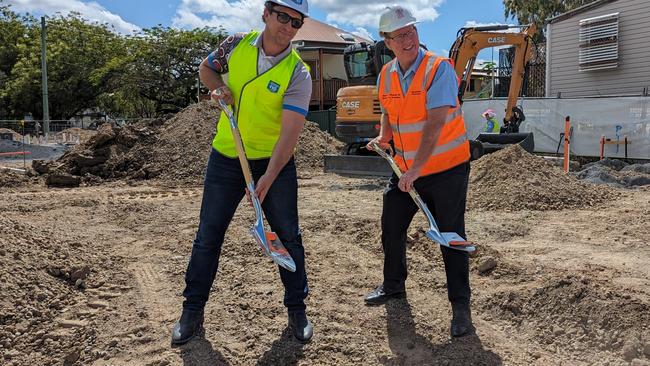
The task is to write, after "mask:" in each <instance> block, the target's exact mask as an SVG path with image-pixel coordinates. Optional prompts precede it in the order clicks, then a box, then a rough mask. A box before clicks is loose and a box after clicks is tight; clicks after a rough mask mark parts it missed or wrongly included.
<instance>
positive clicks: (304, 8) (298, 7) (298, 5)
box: [268, 0, 309, 18]
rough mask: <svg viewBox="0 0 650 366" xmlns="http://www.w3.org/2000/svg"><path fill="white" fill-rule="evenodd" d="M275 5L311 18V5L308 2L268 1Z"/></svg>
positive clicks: (297, 0)
mask: <svg viewBox="0 0 650 366" xmlns="http://www.w3.org/2000/svg"><path fill="white" fill-rule="evenodd" d="M268 1H270V2H272V3H274V4H278V5H282V6H286V7H287V8H291V9H293V10H295V11H297V12H298V13H300V14H302V15H303V16H304V17H305V18H306V17H308V16H309V4H307V0H268Z"/></svg>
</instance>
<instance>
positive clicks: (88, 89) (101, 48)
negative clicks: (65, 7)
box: [4, 13, 126, 119]
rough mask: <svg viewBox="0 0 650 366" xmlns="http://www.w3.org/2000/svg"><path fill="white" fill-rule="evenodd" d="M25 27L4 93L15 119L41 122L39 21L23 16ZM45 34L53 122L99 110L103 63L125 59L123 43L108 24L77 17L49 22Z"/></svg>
mask: <svg viewBox="0 0 650 366" xmlns="http://www.w3.org/2000/svg"><path fill="white" fill-rule="evenodd" d="M25 23H26V24H27V28H28V30H27V33H26V36H25V37H23V38H22V39H20V40H19V42H18V43H17V48H18V60H17V62H16V63H15V65H14V67H13V69H12V75H13V77H12V79H11V80H10V81H9V82H8V83H7V86H6V88H5V92H4V93H5V95H7V96H8V97H9V100H10V104H11V106H12V112H13V114H14V116H22V115H24V114H26V113H32V114H33V115H34V116H35V117H36V118H42V99H41V98H42V95H41V94H42V84H41V51H40V47H41V46H40V37H41V30H40V21H37V20H36V19H34V18H25ZM46 32H47V67H48V70H47V71H48V97H49V105H50V117H51V119H68V118H70V117H73V116H75V115H76V114H78V113H79V112H81V111H83V110H85V109H87V108H95V107H97V106H98V103H97V100H98V97H99V96H100V95H102V94H103V93H105V92H106V85H107V83H108V81H109V79H110V77H111V73H110V72H109V70H106V69H105V68H106V65H107V64H110V63H111V61H113V60H114V59H115V58H120V57H125V56H126V49H125V47H124V45H123V43H124V40H123V39H122V38H121V37H120V36H119V35H118V34H117V33H115V32H114V31H113V30H112V29H111V28H110V27H109V26H108V25H106V24H98V23H89V22H88V21H86V20H85V19H83V18H82V17H81V15H80V14H77V13H71V14H69V15H67V16H65V17H64V16H59V17H57V18H48V19H47V30H46ZM101 70H103V72H100V71H101ZM114 71H115V70H114Z"/></svg>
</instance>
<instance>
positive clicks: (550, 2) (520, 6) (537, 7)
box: [503, 0, 595, 37]
mask: <svg viewBox="0 0 650 366" xmlns="http://www.w3.org/2000/svg"><path fill="white" fill-rule="evenodd" d="M594 1H595V0H503V5H504V7H505V13H504V15H505V17H506V19H507V18H510V17H513V18H516V19H517V21H518V22H519V24H535V25H537V28H538V35H539V36H540V37H542V32H543V30H544V25H545V24H546V20H547V19H548V18H552V17H554V16H556V15H560V14H562V13H566V12H567V11H569V10H572V9H575V8H578V7H580V6H583V5H586V4H589V3H591V2H594Z"/></svg>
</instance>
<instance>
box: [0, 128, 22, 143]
mask: <svg viewBox="0 0 650 366" xmlns="http://www.w3.org/2000/svg"><path fill="white" fill-rule="evenodd" d="M0 133H10V134H12V135H13V137H14V141H20V140H21V139H22V138H23V136H22V135H21V134H19V133H18V132H16V131H14V130H12V129H10V128H0Z"/></svg>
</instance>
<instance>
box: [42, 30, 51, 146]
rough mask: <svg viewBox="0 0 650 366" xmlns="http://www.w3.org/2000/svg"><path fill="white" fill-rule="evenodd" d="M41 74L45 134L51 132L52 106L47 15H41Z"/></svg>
mask: <svg viewBox="0 0 650 366" xmlns="http://www.w3.org/2000/svg"><path fill="white" fill-rule="evenodd" d="M41 74H42V77H43V134H45V138H46V139H47V136H48V135H49V134H50V107H49V104H48V101H47V60H46V52H45V17H41Z"/></svg>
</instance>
